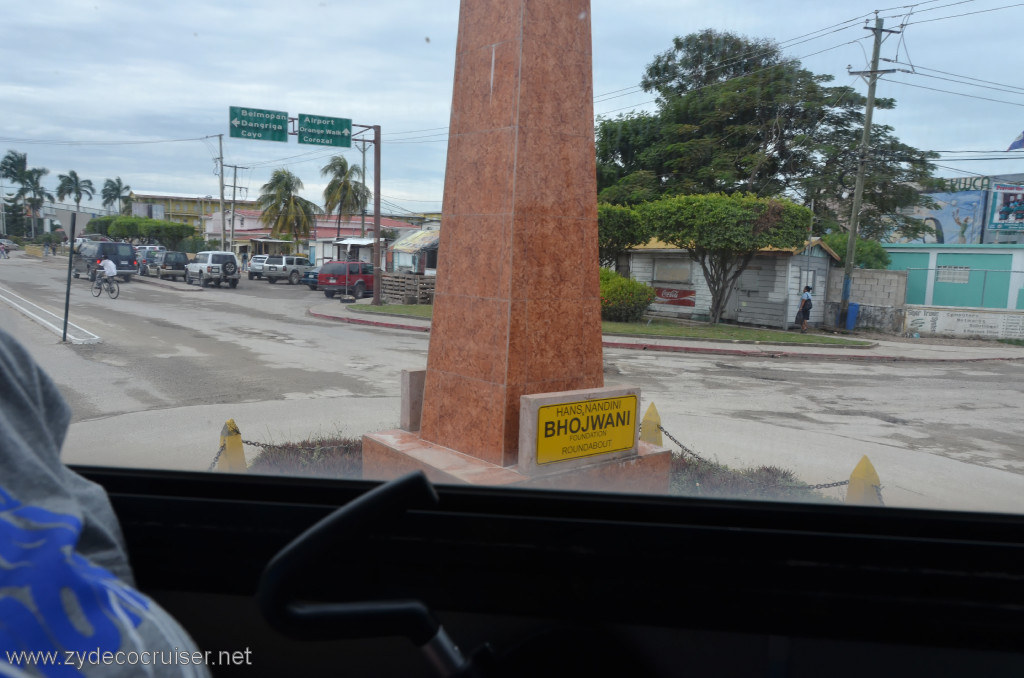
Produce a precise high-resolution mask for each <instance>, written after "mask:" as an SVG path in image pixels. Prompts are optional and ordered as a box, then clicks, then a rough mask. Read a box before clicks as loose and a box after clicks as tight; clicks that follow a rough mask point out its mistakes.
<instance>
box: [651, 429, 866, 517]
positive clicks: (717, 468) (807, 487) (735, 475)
mask: <svg viewBox="0 0 1024 678" xmlns="http://www.w3.org/2000/svg"><path fill="white" fill-rule="evenodd" d="M641 426H642V424H641ZM658 430H659V431H661V432H662V433H664V434H665V437H666V438H668V439H669V440H671V441H672V442H674V443H675V444H676V445H678V446H679V448H680V449H681V450H682V451H683V452H684V453H685V454H688V455H690V456H691V457H693V458H694V459H696V460H697V461H699V462H701V463H703V464H707V465H709V466H711V467H712V468H713V469H714V471H713V472H714V473H719V474H722V475H728V476H730V477H732V478H737V479H739V480H743V481H746V482H748V483H750V484H751V485H757V486H759V487H766V488H792V489H798V490H808V491H811V490H825V489H828V488H831V487H842V486H844V485H849V484H850V481H849V480H840V481H838V482H834V483H819V484H817V485H804V484H802V483H801V484H792V483H762V482H758V481H756V480H754V479H753V478H748V477H746V476H744V475H740V474H739V473H735V472H733V471H728V470H726V469H723V468H721V467H720V466H719V465H717V464H714V463H712V462H710V461H708V460H707V459H705V458H704V457H702V456H700V455H699V454H697V453H696V452H694V451H693V450H691V449H690V448H689V447H687V446H686V445H683V444H682V443H681V442H679V440H678V439H676V437H675V436H673V435H672V434H671V433H669V432H668V431H666V430H665V427H664V426H662V425H661V424H658ZM875 491H876V492H877V493H878V501H879V502H881V501H882V488H880V487H878V486H877V485H876V486H875Z"/></svg>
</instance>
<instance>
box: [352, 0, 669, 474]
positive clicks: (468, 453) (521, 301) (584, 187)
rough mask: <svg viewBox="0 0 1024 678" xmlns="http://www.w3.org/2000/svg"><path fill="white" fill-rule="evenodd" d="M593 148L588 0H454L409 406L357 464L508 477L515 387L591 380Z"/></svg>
mask: <svg viewBox="0 0 1024 678" xmlns="http://www.w3.org/2000/svg"><path fill="white" fill-rule="evenodd" d="M595 164H596V160H595V151H594V112H593V85H592V66H591V36H590V2H589V0H462V4H461V9H460V15H459V33H458V44H457V54H456V62H455V84H454V91H453V94H452V111H451V123H450V127H449V141H448V164H447V171H446V175H445V187H444V202H443V220H442V226H441V239H440V246H439V250H438V267H437V281H436V291H435V297H434V313H433V323H432V326H431V337H430V350H429V355H428V359H427V369H426V375H425V382H424V387H423V390H422V416H421V417H420V425H419V431H418V435H417V434H415V433H408V432H407V433H403V432H401V431H393V432H382V433H377V434H373V435H370V436H366V437H365V438H364V442H363V455H364V473H365V474H366V476H367V477H387V476H389V475H392V474H394V473H397V472H399V471H402V470H409V469H410V468H424V469H425V470H427V471H428V474H429V472H430V471H435V472H436V473H434V477H435V478H440V479H442V480H444V479H451V478H455V479H458V480H460V481H463V482H480V483H497V484H504V483H515V482H519V481H520V480H523V477H522V476H521V475H518V474H517V473H516V472H514V471H513V470H512V467H515V466H516V464H517V461H518V455H519V449H520V434H519V427H520V398H521V397H522V396H526V395H531V394H540V393H551V392H562V391H574V390H578V389H594V388H598V387H601V386H603V383H604V380H603V361H602V352H601V316H600V314H601V309H600V291H599V283H598V252H597V182H596V167H595ZM407 386H408V384H406V385H403V389H404V390H410V389H408V388H407ZM411 390H413V391H417V392H418V389H417V388H413V389H411ZM405 395H406V396H408V395H409V394H408V393H406V394H405ZM413 400H415V401H416V403H415V405H414V406H413V407H415V406H416V405H418V398H415V397H414V398H413ZM403 408H404V409H403V420H404V419H405V418H406V417H405V413H406V411H407V410H408V409H409V398H408V397H406V398H405V401H404V403H403ZM664 463H665V464H666V465H667V458H666V460H665V462H664ZM410 464H411V465H410ZM666 468H667V466H666ZM659 475H660V477H661V478H663V479H664V478H667V473H661V471H660V470H659ZM658 482H662V481H661V480H659V481H658ZM665 484H666V485H667V483H665ZM666 489H667V487H666Z"/></svg>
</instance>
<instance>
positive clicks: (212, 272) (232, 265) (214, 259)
mask: <svg viewBox="0 0 1024 678" xmlns="http://www.w3.org/2000/svg"><path fill="white" fill-rule="evenodd" d="M241 270H242V267H241V266H240V265H239V264H238V259H237V258H235V255H234V253H233V252H214V251H208V252H198V253H197V254H196V258H195V259H193V260H192V261H191V262H189V263H188V265H186V266H185V282H186V283H188V284H189V285H191V284H192V283H193V282H194V283H196V284H198V285H202V286H203V287H206V286H207V285H209V284H210V283H213V284H214V286H215V287H220V285H221V283H227V284H228V285H230V286H231V287H232V288H235V287H238V280H239V278H240V277H241V274H240V273H239V271H241Z"/></svg>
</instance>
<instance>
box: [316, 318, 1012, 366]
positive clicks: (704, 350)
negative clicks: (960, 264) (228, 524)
mask: <svg viewBox="0 0 1024 678" xmlns="http://www.w3.org/2000/svg"><path fill="white" fill-rule="evenodd" d="M307 313H308V314H309V315H311V316H313V317H314V318H320V319H322V320H333V321H335V322H342V323H349V324H352V325H364V326H369V327H383V328H387V329H397V330H411V331H414V332H430V327H424V326H422V325H407V324H404V323H392V322H384V321H380V320H366V319H363V318H344V317H341V316H338V315H333V314H330V313H319V312H317V311H314V310H313V309H311V308H310V309H308V310H307ZM391 317H396V316H391ZM762 345H763V344H762ZM601 346H603V347H604V348H621V349H627V350H633V351H661V352H665V353H690V354H695V355H719V356H733V357H741V358H788V359H793V360H828V361H836V362H838V361H843V360H855V361H860V362H887V363H979V362H992V361H1005V362H1013V361H1021V360H1024V358H1013V357H1006V356H996V357H992V358H916V357H911V356H897V355H856V354H850V353H795V352H791V351H752V350H748V349H739V348H711V347H705V346H670V345H666V344H650V343H643V344H637V343H631V342H621V341H609V340H604V339H602V341H601Z"/></svg>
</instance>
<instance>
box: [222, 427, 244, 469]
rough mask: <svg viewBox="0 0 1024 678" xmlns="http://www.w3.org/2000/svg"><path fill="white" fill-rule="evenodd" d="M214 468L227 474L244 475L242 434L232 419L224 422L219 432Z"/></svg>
mask: <svg viewBox="0 0 1024 678" xmlns="http://www.w3.org/2000/svg"><path fill="white" fill-rule="evenodd" d="M216 468H217V470H218V471H226V472H227V473H245V471H246V466H245V452H244V451H243V449H242V433H241V431H239V430H238V425H237V424H235V420H234V419H228V420H227V421H226V422H224V428H222V429H221V430H220V449H219V450H218V451H217V462H216Z"/></svg>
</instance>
